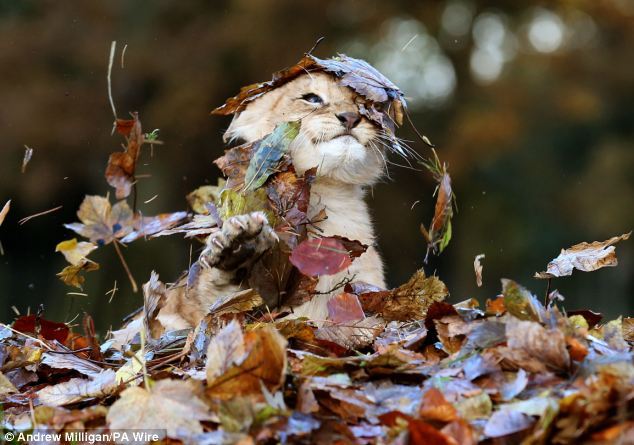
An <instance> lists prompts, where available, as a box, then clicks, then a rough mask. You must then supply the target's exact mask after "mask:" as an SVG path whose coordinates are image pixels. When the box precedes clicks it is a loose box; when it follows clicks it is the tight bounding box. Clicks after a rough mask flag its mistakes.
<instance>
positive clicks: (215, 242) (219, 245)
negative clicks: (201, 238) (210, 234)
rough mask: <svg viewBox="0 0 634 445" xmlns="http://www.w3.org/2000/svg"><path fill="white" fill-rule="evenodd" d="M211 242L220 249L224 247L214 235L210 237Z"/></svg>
mask: <svg viewBox="0 0 634 445" xmlns="http://www.w3.org/2000/svg"><path fill="white" fill-rule="evenodd" d="M211 242H212V243H213V244H215V245H216V246H218V248H220V249H224V248H225V246H223V245H222V243H221V242H220V241H218V238H216V237H214V238H212V239H211Z"/></svg>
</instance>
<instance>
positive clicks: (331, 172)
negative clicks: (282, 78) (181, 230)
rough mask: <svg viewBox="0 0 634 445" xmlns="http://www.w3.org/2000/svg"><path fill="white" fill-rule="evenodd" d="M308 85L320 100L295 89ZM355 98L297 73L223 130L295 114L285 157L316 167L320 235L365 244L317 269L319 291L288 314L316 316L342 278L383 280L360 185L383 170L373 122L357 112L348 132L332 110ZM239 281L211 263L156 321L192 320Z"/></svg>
mask: <svg viewBox="0 0 634 445" xmlns="http://www.w3.org/2000/svg"><path fill="white" fill-rule="evenodd" d="M308 93H312V94H316V95H318V96H320V97H321V98H322V99H323V101H324V103H323V104H318V105H316V104H311V103H309V102H307V101H306V100H303V99H302V96H303V95H305V94H308ZM356 100H358V98H357V94H356V93H355V92H353V91H352V90H351V89H350V88H348V87H345V86H342V85H340V84H339V83H338V82H337V81H336V80H335V79H334V78H333V77H332V76H330V75H328V74H325V73H312V74H304V75H302V76H300V77H298V78H296V79H295V80H293V81H291V82H289V83H287V84H285V85H283V86H281V87H279V88H277V89H275V90H273V91H270V92H268V93H266V94H264V95H263V96H262V97H260V98H258V99H256V100H255V101H253V102H251V103H250V104H249V105H248V106H247V107H246V109H245V110H244V111H242V112H241V113H240V114H239V115H237V116H236V117H235V118H234V120H233V122H232V123H231V125H230V126H229V128H228V130H227V132H226V133H225V139H226V140H232V139H243V140H245V141H246V142H252V141H255V140H257V139H260V138H262V137H264V136H266V135H267V134H269V133H270V132H271V131H273V129H274V128H275V126H276V125H277V124H279V123H281V122H287V121H295V120H301V129H300V133H299V136H298V137H297V138H296V139H295V140H294V141H293V143H292V145H291V158H292V162H293V165H294V166H295V169H296V170H297V172H298V173H299V174H303V173H304V172H305V171H306V170H308V169H310V168H312V167H317V177H316V180H315V182H314V184H313V186H312V189H311V199H310V210H309V216H313V215H314V214H316V213H317V212H319V210H320V209H322V208H325V210H326V213H327V216H328V219H327V220H325V221H323V222H320V223H318V227H319V228H320V229H321V230H322V231H323V232H322V235H325V236H329V235H341V236H344V237H347V238H349V239H352V240H359V241H361V242H363V243H365V244H368V245H369V246H370V247H369V249H368V251H367V252H366V253H364V254H362V255H361V256H360V257H359V258H357V259H356V260H355V261H354V262H353V263H352V265H351V266H350V268H349V269H348V270H346V271H343V272H341V273H339V274H336V275H331V276H323V277H320V279H319V283H318V287H317V290H318V291H320V292H326V294H324V295H318V296H315V297H314V298H313V300H311V301H309V302H308V303H305V304H303V305H302V306H300V307H298V308H294V316H307V317H309V318H311V319H313V320H315V321H322V320H324V319H325V318H326V317H327V307H326V302H327V300H328V298H330V296H331V295H332V294H336V293H338V292H341V290H342V289H341V288H339V289H334V288H335V286H336V285H337V284H338V283H341V282H342V280H344V279H345V278H353V277H354V280H356V281H364V282H367V283H370V284H374V285H377V286H381V287H384V285H385V282H384V273H383V263H382V261H381V258H380V256H379V254H378V252H377V250H376V246H375V244H376V240H375V235H374V229H373V225H372V221H371V218H370V214H369V211H368V208H367V205H366V203H365V201H364V197H365V194H366V189H367V188H368V187H369V186H371V185H373V184H374V183H376V181H377V180H378V179H379V178H380V177H381V176H382V173H383V171H384V165H385V160H384V153H383V151H382V150H381V149H380V148H379V147H380V144H379V143H378V137H379V131H380V130H379V129H378V128H376V127H375V126H374V125H372V124H371V123H370V122H369V121H368V120H367V119H365V118H362V119H361V121H360V122H359V124H358V125H357V126H355V127H354V128H352V129H351V130H350V131H349V132H347V130H346V128H345V127H344V125H343V124H342V123H341V122H340V121H339V119H338V118H337V114H340V113H344V112H354V113H358V109H357V106H356V104H355V101H356ZM238 289H239V283H233V282H232V281H231V277H230V276H229V275H227V272H223V271H218V270H216V269H211V270H210V271H208V272H206V273H205V276H204V277H203V276H201V279H199V280H198V281H197V283H196V285H195V286H194V287H192V288H190V289H188V290H187V292H185V290H184V288H183V289H181V290H180V291H179V294H178V295H177V296H176V297H171V298H170V301H169V302H168V305H169V308H167V307H166V308H164V310H163V311H161V317H162V320H161V321H162V322H163V323H164V324H165V323H168V324H170V325H173V326H175V327H185V326H187V325H194V324H196V322H197V321H198V320H199V319H200V318H201V317H202V316H203V315H204V314H205V312H206V311H205V308H207V307H209V304H211V302H213V301H214V299H216V298H217V297H218V296H220V295H223V294H227V293H231V292H234V291H236V290H238ZM333 289H334V290H333ZM186 294H187V295H186Z"/></svg>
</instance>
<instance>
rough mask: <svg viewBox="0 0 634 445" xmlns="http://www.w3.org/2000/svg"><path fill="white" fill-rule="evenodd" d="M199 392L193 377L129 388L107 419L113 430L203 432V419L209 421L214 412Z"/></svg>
mask: <svg viewBox="0 0 634 445" xmlns="http://www.w3.org/2000/svg"><path fill="white" fill-rule="evenodd" d="M198 393H199V390H198V387H197V384H196V382H195V381H193V380H188V381H182V380H172V379H165V380H159V381H157V382H155V383H154V384H153V385H152V387H151V389H149V390H148V389H145V388H139V387H132V388H127V389H126V390H125V391H123V392H122V393H121V397H120V398H119V400H117V401H116V402H115V403H114V404H113V405H112V406H111V407H110V410H109V411H108V416H107V418H106V419H107V421H108V425H109V427H110V429H111V430H126V429H146V430H163V431H166V432H167V436H170V437H174V436H176V435H177V434H178V433H181V434H182V433H187V434H196V433H201V432H202V426H201V424H200V422H201V421H205V420H209V419H210V415H209V409H208V408H207V405H205V403H204V402H203V401H202V400H201V399H200V398H199V397H198V395H199V394H198Z"/></svg>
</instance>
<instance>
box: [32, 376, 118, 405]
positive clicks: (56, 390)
mask: <svg viewBox="0 0 634 445" xmlns="http://www.w3.org/2000/svg"><path fill="white" fill-rule="evenodd" d="M116 389H117V385H116V383H115V373H114V371H113V370H111V369H107V370H105V371H103V372H101V373H100V374H97V375H95V376H94V377H93V378H91V379H90V380H87V379H80V378H74V379H70V380H68V381H67V382H64V383H59V384H57V385H52V386H47V387H44V388H42V389H40V390H39V391H38V392H37V396H38V398H39V400H40V402H41V403H42V404H44V405H49V406H63V405H70V404H71V403H77V402H81V401H84V400H89V399H93V398H100V397H105V396H107V395H109V394H112V393H113V392H114V391H115V390H116Z"/></svg>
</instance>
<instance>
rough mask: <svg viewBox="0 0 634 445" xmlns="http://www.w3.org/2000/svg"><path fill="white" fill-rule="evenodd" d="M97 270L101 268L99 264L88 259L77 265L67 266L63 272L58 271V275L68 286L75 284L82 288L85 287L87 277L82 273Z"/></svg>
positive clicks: (74, 285)
mask: <svg viewBox="0 0 634 445" xmlns="http://www.w3.org/2000/svg"><path fill="white" fill-rule="evenodd" d="M95 270H99V264H97V263H95V262H94V261H90V260H88V261H86V262H84V263H81V264H79V265H76V266H73V265H70V266H66V267H65V268H63V269H62V270H61V272H59V273H57V276H58V277H59V279H60V280H62V282H63V283H64V284H66V285H67V286H73V287H76V288H77V289H80V290H82V289H83V288H84V283H85V282H86V278H85V277H84V276H83V275H82V273H83V272H92V271H95Z"/></svg>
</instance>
